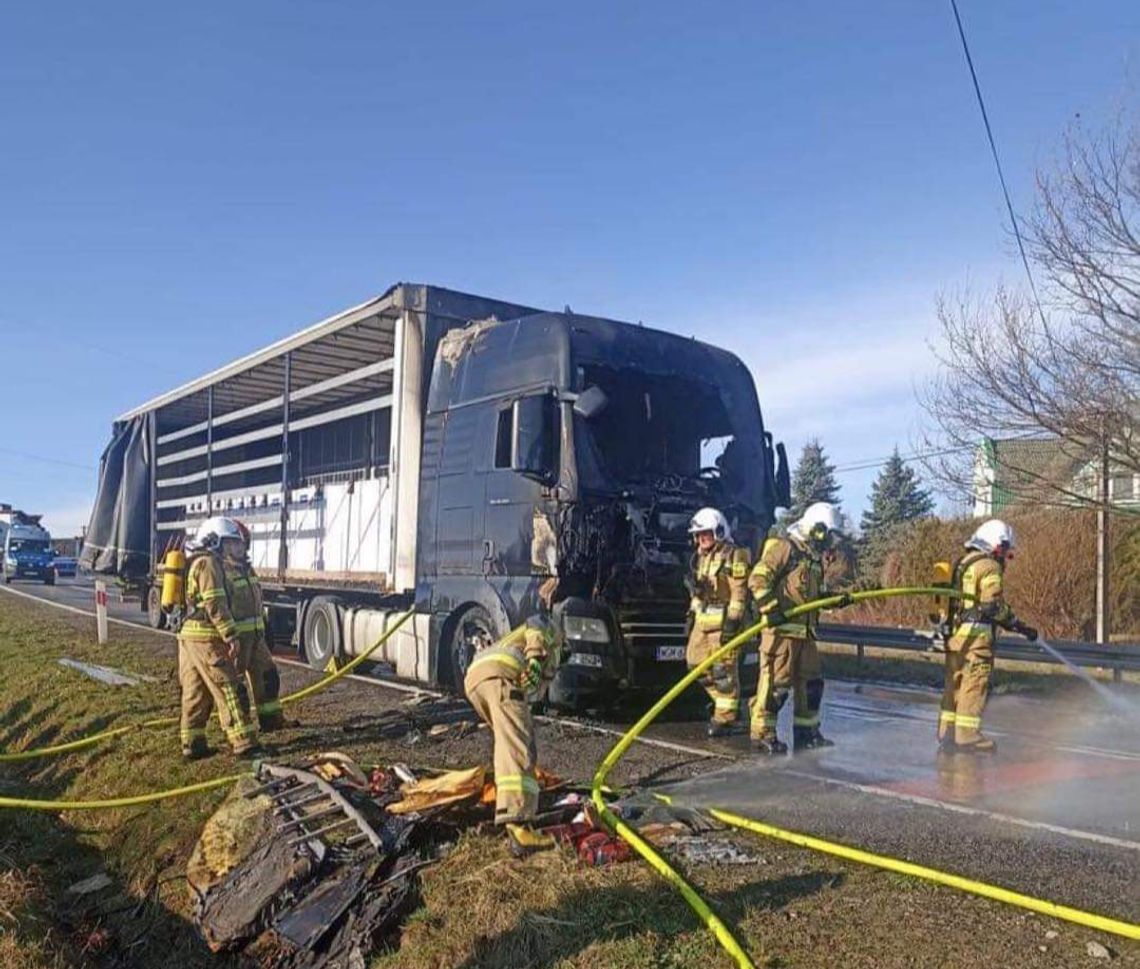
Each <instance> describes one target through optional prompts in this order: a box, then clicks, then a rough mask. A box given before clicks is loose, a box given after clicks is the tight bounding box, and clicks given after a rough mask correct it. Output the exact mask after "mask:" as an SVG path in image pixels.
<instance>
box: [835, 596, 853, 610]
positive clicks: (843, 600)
mask: <svg viewBox="0 0 1140 969" xmlns="http://www.w3.org/2000/svg"><path fill="white" fill-rule="evenodd" d="M854 604H855V597H854V596H852V595H851V593H850V592H844V593H843V595H841V596H840V597H839V601H838V602H837V603H836V604H835V605H834V606H832V607H831V608H832V609H846V608H847V607H848V606H851V605H854Z"/></svg>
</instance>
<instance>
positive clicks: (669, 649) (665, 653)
mask: <svg viewBox="0 0 1140 969" xmlns="http://www.w3.org/2000/svg"><path fill="white" fill-rule="evenodd" d="M684 658H685V647H684V646H658V647H657V659H658V660H664V661H669V662H672V661H676V660H684Z"/></svg>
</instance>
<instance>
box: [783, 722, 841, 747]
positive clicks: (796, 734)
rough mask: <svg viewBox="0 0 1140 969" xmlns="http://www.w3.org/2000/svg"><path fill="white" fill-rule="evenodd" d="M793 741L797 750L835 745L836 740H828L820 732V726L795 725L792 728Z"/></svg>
mask: <svg viewBox="0 0 1140 969" xmlns="http://www.w3.org/2000/svg"><path fill="white" fill-rule="evenodd" d="M792 743H793V746H794V747H795V749H796V750H812V749H813V748H816V747H834V746H835V741H834V740H828V739H827V738H826V737H825V736H824V735H823V734H821V733H820V732H819V727H795V728H794V729H793V730H792Z"/></svg>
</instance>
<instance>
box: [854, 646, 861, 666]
mask: <svg viewBox="0 0 1140 969" xmlns="http://www.w3.org/2000/svg"><path fill="white" fill-rule="evenodd" d="M855 665H856V666H860V667H861V666H862V665H863V644H862V643H856V644H855Z"/></svg>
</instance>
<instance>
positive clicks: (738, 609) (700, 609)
mask: <svg viewBox="0 0 1140 969" xmlns="http://www.w3.org/2000/svg"><path fill="white" fill-rule="evenodd" d="M749 564H750V556H749V554H748V549H746V548H741V547H739V546H736V545H733V544H732V543H731V542H717V543H716V544H715V545H714V546H713V547H712V548H710V549H709V550H708V551H707V552H701V551H698V552H697V555H696V568H695V569H694V576H693V577H694V579H695V580H696V584H697V591H696V594H695V595H694V596H693V599H692V601H691V602H690V603H689V610H690V612H692V613H693V619H694V622H695V624H696V627H697V628H698V629H700V630H702V631H706V632H714V631H716V630H718V629H721V628H722V627H723V626H724V623H725V620H731V621H733V622H735V621H738V620H740V619H743V618H744V609H745V607H746V606H747V605H748V566H749Z"/></svg>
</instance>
